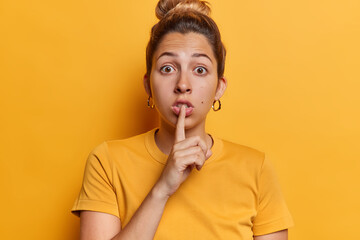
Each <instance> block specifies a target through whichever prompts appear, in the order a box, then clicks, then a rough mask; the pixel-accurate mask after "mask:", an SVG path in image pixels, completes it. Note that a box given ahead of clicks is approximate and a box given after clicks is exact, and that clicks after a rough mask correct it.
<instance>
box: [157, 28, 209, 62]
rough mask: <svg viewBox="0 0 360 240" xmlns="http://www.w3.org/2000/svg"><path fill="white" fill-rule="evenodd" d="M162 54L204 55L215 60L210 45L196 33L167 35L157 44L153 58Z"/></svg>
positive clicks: (203, 37)
mask: <svg viewBox="0 0 360 240" xmlns="http://www.w3.org/2000/svg"><path fill="white" fill-rule="evenodd" d="M163 52H176V53H179V54H186V55H187V54H190V55H191V54H193V53H204V54H206V55H208V56H209V57H210V58H212V59H213V60H215V56H214V53H213V50H212V47H211V45H210V44H209V42H208V40H207V38H206V37H205V36H204V35H202V34H198V33H193V32H190V33H185V34H183V33H178V32H173V33H168V34H166V35H165V36H164V37H163V39H162V40H161V42H160V43H159V45H158V47H157V49H156V51H155V54H154V57H155V59H157V57H158V56H159V55H161V54H162V53H163Z"/></svg>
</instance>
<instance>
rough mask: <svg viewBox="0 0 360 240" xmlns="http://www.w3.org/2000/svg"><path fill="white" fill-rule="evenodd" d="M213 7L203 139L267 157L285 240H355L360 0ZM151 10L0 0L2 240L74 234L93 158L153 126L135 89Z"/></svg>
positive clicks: (224, 0)
mask: <svg viewBox="0 0 360 240" xmlns="http://www.w3.org/2000/svg"><path fill="white" fill-rule="evenodd" d="M210 2H211V4H212V8H213V17H214V19H215V21H216V22H217V23H218V25H219V27H220V29H221V32H222V35H223V41H224V43H225V45H226V47H227V50H228V56H227V63H226V70H225V74H226V76H227V78H228V83H229V84H228V89H227V92H226V94H225V96H224V97H223V98H222V104H223V109H222V110H221V111H219V112H216V113H214V112H211V113H210V114H209V117H208V122H207V129H208V131H209V132H211V133H213V134H216V135H217V136H219V137H222V138H225V139H228V140H231V141H234V142H237V143H241V144H245V145H249V146H252V147H254V148H257V149H259V150H262V151H264V152H266V153H267V154H268V155H269V156H270V158H271V160H272V162H273V164H274V165H275V168H276V171H277V174H278V177H279V179H280V183H281V186H282V189H283V193H284V196H285V198H286V200H287V203H288V206H289V208H290V211H291V213H292V215H293V217H294V220H295V227H294V228H292V229H290V239H293V240H305V239H306V240H312V239H314V240H315V239H316V240H317V239H327V240H339V239H355V238H357V237H358V235H359V234H358V228H359V226H360V225H359V223H360V221H359V213H360V207H359V203H360V188H359V184H360V178H359V175H360V174H359V171H360V163H359V162H360V161H359V160H360V153H359V150H360V141H359V139H360V124H359V123H360V95H359V91H360V83H359V81H360V57H359V56H360V47H359V46H360V44H359V43H360V14H359V13H360V1H358V0H342V1H339V0H337V1H335V0H327V1H320V0H315V1H310V0H305V1H304V0H302V1H286V0H273V1H259V0H255V1H236V0H221V1H215V0H212V1H210ZM155 5H156V0H151V1H150V0H143V1H125V0H119V1H108V0H107V1H93V0H89V1H76V0H75V1H74V0H72V1H69V0H65V1H59V0H58V1H40V0H33V1H21V0H19V1H13V0H2V1H1V2H0V64H1V65H0V81H1V82H0V83H1V85H0V98H1V99H0V111H1V112H0V121H1V122H0V138H1V141H0V164H1V166H0V191H1V198H0V207H1V218H0V235H1V239H34V240H35V239H59V240H60V239H77V237H78V233H79V219H78V218H77V217H75V216H73V215H71V213H70V208H71V207H72V204H73V202H74V199H75V197H76V195H77V194H78V192H79V189H80V185H81V180H82V175H83V170H84V164H85V161H86V157H87V155H88V153H89V152H90V151H91V149H92V148H93V147H95V146H96V145H98V144H100V143H101V142H102V141H104V140H110V139H118V138H125V137H129V136H132V135H135V134H138V133H141V132H144V131H147V130H149V129H151V128H153V127H154V126H156V124H157V120H156V119H157V115H156V113H155V111H154V110H150V109H148V108H147V107H146V99H147V98H146V94H145V91H144V90H143V86H142V77H143V74H144V72H145V46H146V43H147V41H148V38H149V31H150V28H151V26H152V25H153V24H154V23H155V22H156V19H155V15H154V8H155Z"/></svg>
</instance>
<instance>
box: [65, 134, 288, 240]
mask: <svg viewBox="0 0 360 240" xmlns="http://www.w3.org/2000/svg"><path fill="white" fill-rule="evenodd" d="M155 130H156V129H153V130H151V131H149V132H147V133H144V134H141V135H137V136H135V137H132V138H128V139H124V140H114V141H107V142H104V143H102V144H101V145H99V146H98V147H96V148H95V149H94V150H93V151H92V153H91V154H90V155H89V158H88V160H87V163H86V167H85V174H84V180H83V185H82V188H81V191H80V194H79V196H78V198H77V200H76V201H75V204H74V206H73V208H72V212H73V213H75V214H78V211H81V210H90V211H98V212H104V213H109V214H112V215H115V216H117V217H119V218H120V220H121V225H122V227H125V226H126V224H127V223H128V222H129V221H130V219H131V217H132V216H133V214H134V213H135V211H136V210H137V209H138V207H139V206H140V204H141V203H142V201H143V200H144V198H145V197H146V195H147V194H148V193H149V191H150V190H151V188H152V187H153V186H154V184H155V183H156V181H157V180H158V178H159V176H160V175H161V172H162V170H163V168H164V166H165V163H166V160H167V155H165V154H164V153H162V152H161V151H160V150H159V148H158V147H157V145H156V143H155V138H154V134H155ZM213 140H214V144H213V146H212V148H211V150H212V152H213V154H212V156H211V157H210V158H209V159H208V160H207V161H206V162H205V164H204V166H203V167H202V169H201V170H200V171H197V170H196V169H195V168H194V169H193V170H192V172H191V173H190V175H189V177H188V178H187V179H186V180H185V181H184V182H183V183H182V184H181V185H180V187H179V189H178V190H177V191H176V192H175V193H174V194H173V195H172V196H171V197H170V198H169V200H168V202H167V203H166V206H165V209H164V212H163V215H162V218H161V221H160V224H159V226H158V229H157V231H156V234H155V237H154V239H155V240H168V239H172V240H176V239H181V240H183V239H206V240H211V239H226V240H231V239H236V240H239V239H242V240H248V239H253V236H254V235H255V236H256V235H264V234H268V233H272V232H276V231H279V230H283V229H287V228H289V227H291V226H292V225H293V221H292V218H291V215H290V213H289V211H288V209H287V207H286V204H285V201H284V198H283V196H282V194H281V191H280V188H279V184H278V182H277V179H276V176H275V173H274V170H273V168H272V166H271V164H270V163H269V161H268V160H267V159H266V158H265V156H264V154H263V153H262V152H260V151H258V150H255V149H253V148H249V147H246V146H243V145H239V144H235V143H231V142H228V141H224V140H221V139H219V138H216V137H213Z"/></svg>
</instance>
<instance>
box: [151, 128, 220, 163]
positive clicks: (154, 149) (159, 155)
mask: <svg viewBox="0 0 360 240" xmlns="http://www.w3.org/2000/svg"><path fill="white" fill-rule="evenodd" d="M157 130H158V128H154V129H152V130H150V131H148V132H147V133H146V136H145V147H146V149H147V151H148V152H149V154H150V155H151V157H152V158H153V159H154V160H155V161H157V162H159V163H161V164H164V165H165V164H166V161H167V158H168V155H166V154H165V153H163V152H162V151H161V150H160V149H159V148H158V146H157V145H156V142H155V132H156V131H157ZM211 137H212V139H213V141H214V142H213V145H212V147H211V151H212V155H211V156H210V158H209V159H208V160H206V162H205V164H204V166H205V165H207V164H209V163H210V162H212V161H214V160H215V159H216V158H217V157H218V155H219V154H220V153H221V151H222V147H223V142H222V140H221V139H219V138H217V137H214V135H211Z"/></svg>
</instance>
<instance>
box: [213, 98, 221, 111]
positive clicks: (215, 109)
mask: <svg viewBox="0 0 360 240" xmlns="http://www.w3.org/2000/svg"><path fill="white" fill-rule="evenodd" d="M216 102H219V105H218V107H217V108H215V104H216ZM211 108H212V109H213V110H214V112H217V111H219V110H220V109H221V102H220V99H219V100H214V102H213V104H212V106H211Z"/></svg>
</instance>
